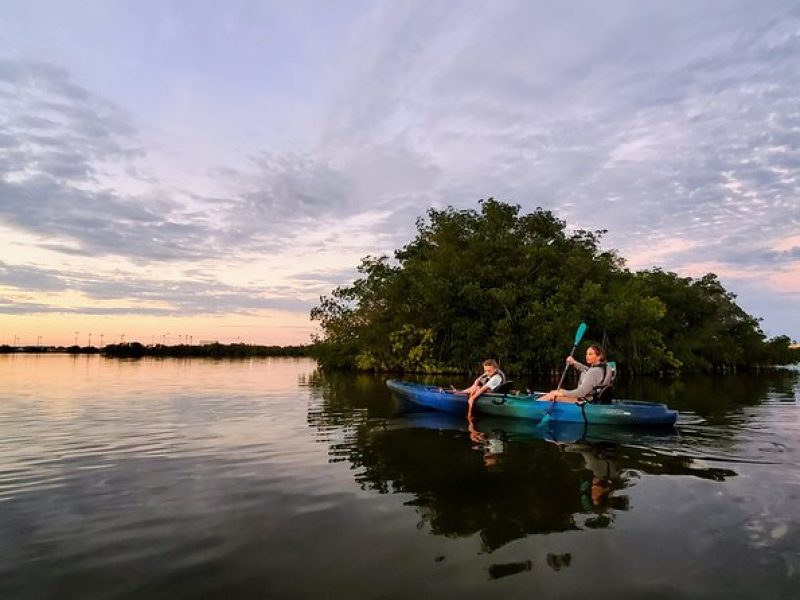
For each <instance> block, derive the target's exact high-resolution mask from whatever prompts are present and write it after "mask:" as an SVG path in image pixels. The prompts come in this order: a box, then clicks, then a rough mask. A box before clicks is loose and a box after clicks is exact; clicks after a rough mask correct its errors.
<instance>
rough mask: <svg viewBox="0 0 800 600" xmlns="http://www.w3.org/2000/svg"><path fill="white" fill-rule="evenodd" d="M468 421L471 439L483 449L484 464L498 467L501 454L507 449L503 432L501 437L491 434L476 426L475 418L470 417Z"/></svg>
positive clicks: (488, 466) (490, 467) (489, 467)
mask: <svg viewBox="0 0 800 600" xmlns="http://www.w3.org/2000/svg"><path fill="white" fill-rule="evenodd" d="M467 423H468V429H469V439H471V440H472V441H473V442H475V443H476V444H479V445H480V449H481V450H482V451H483V464H484V465H486V467H487V468H488V469H492V468H495V467H497V466H498V464H499V462H500V455H501V454H503V452H505V449H506V442H505V440H504V439H503V434H500V436H499V437H495V436H489V435H487V434H486V433H484V432H482V431H479V430H478V429H477V428H476V427H475V422H474V421H473V419H468V421H467Z"/></svg>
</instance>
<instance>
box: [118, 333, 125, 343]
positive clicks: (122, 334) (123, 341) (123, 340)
mask: <svg viewBox="0 0 800 600" xmlns="http://www.w3.org/2000/svg"><path fill="white" fill-rule="evenodd" d="M119 343H120V344H124V343H125V334H124V333H120V334H119Z"/></svg>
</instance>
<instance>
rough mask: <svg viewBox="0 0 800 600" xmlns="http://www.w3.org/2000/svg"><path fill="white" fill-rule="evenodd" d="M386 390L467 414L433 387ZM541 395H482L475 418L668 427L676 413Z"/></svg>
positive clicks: (401, 385)
mask: <svg viewBox="0 0 800 600" xmlns="http://www.w3.org/2000/svg"><path fill="white" fill-rule="evenodd" d="M386 385H387V386H388V388H389V389H390V390H391V391H392V392H394V393H395V394H396V395H398V396H400V397H401V398H403V399H405V400H408V401H409V402H412V403H413V404H415V405H417V406H423V407H425V408H430V409H433V410H439V411H444V412H449V413H454V414H466V413H467V396H466V395H465V394H456V393H454V392H453V391H450V390H444V389H442V388H439V387H435V386H427V385H422V384H419V383H411V382H407V381H399V380H396V379H390V380H388V381H387V382H386ZM541 396H542V393H537V392H534V393H533V394H519V395H517V394H513V393H509V394H483V395H481V396H480V397H479V398H478V400H477V401H476V402H475V406H474V407H473V411H474V413H476V414H484V415H492V416H495V417H513V418H517V419H528V420H532V421H541V420H542V419H543V418H544V416H545V415H548V414H549V419H548V420H552V421H560V422H565V423H590V424H595V425H632V426H660V427H664V426H672V425H674V424H675V421H676V420H677V418H678V411H675V410H671V409H669V408H667V406H666V405H665V404H658V403H654V402H642V401H640V400H612V401H611V402H610V403H609V404H592V403H587V404H583V405H579V404H575V403H573V402H555V403H553V402H550V401H549V400H540V399H539V398H540V397H541Z"/></svg>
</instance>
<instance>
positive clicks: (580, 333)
mask: <svg viewBox="0 0 800 600" xmlns="http://www.w3.org/2000/svg"><path fill="white" fill-rule="evenodd" d="M586 329H587V327H586V323H581V324H580V325H578V331H576V332H575V343H574V344H573V345H574V346H577V345H578V344H580V343H581V340H582V339H583V334H584V333H586Z"/></svg>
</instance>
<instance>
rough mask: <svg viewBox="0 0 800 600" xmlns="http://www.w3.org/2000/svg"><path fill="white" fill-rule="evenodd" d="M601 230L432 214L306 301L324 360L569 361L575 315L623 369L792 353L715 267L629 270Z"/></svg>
mask: <svg viewBox="0 0 800 600" xmlns="http://www.w3.org/2000/svg"><path fill="white" fill-rule="evenodd" d="M603 233H604V232H600V231H595V232H590V231H575V232H570V231H569V230H568V229H567V226H566V223H565V222H564V221H561V220H559V219H557V218H556V217H555V216H554V215H553V214H552V213H551V212H549V211H546V210H542V209H537V210H536V211H535V212H533V213H531V214H522V215H521V214H520V209H519V207H518V206H511V205H508V204H504V203H502V202H497V201H494V200H491V199H490V200H487V201H482V202H481V204H480V210H479V211H475V210H456V209H454V208H448V209H445V210H433V209H432V210H430V211H429V212H428V218H427V220H424V219H420V220H419V221H418V223H417V235H416V237H415V239H414V240H412V241H411V242H409V243H408V244H407V245H406V246H404V247H403V248H401V249H399V250H397V251H396V252H395V253H394V260H393V261H390V260H389V259H388V258H387V257H380V258H374V257H367V258H365V259H364V260H363V262H362V264H361V266H360V267H359V270H360V272H361V273H362V277H361V278H360V279H357V280H356V281H355V282H353V284H352V285H350V286H345V287H339V288H337V289H335V290H334V291H333V292H332V294H331V295H330V296H329V297H324V298H322V299H321V303H320V305H319V306H317V307H316V308H314V309H313V310H312V313H311V316H312V318H314V319H316V320H318V321H319V322H320V325H321V327H322V331H323V336H322V337H321V339H319V340H318V341H317V343H316V344H315V345H314V348H313V351H314V354H315V356H316V357H318V359H319V360H320V361H321V362H322V364H323V365H325V366H328V367H347V368H357V369H361V370H401V371H407V372H445V371H461V372H463V371H467V370H471V369H472V368H473V367H474V365H475V364H476V363H477V362H478V361H479V360H481V359H483V358H485V357H487V356H495V357H497V358H499V359H500V360H501V362H502V364H503V365H504V366H505V367H506V369H507V370H508V371H512V372H516V373H532V372H543V371H549V370H551V369H553V368H559V367H560V366H561V365H562V364H563V360H564V357H563V353H564V345H565V342H567V341H568V340H570V339H572V337H573V334H574V331H575V326H576V324H577V323H578V322H580V321H581V320H585V321H586V322H587V324H588V325H589V336H587V340H586V341H597V342H601V343H603V344H604V345H606V346H607V347H608V349H609V350H610V351H611V354H612V357H613V358H614V359H615V360H616V361H617V362H618V363H619V365H620V367H621V368H622V369H624V370H626V371H628V372H638V373H648V372H661V371H671V372H677V371H680V370H683V371H686V372H689V371H708V370H713V369H721V370H724V369H730V368H749V367H752V366H753V365H774V364H788V363H791V362H797V361H798V360H800V351H798V350H791V349H790V347H789V343H790V340H789V338H788V337H786V336H779V337H776V338H774V339H771V340H767V339H766V338H765V336H764V333H763V332H762V331H761V329H760V327H759V325H758V320H757V319H756V318H754V317H753V316H751V315H749V314H747V313H746V312H745V311H744V310H743V309H742V308H741V307H740V306H739V305H738V304H737V303H736V299H735V296H734V295H733V294H732V293H730V292H728V291H726V290H725V289H724V287H723V286H722V284H721V283H720V281H719V279H718V278H717V276H716V275H714V274H713V273H709V274H707V275H705V276H703V277H701V278H699V279H692V278H688V277H679V276H678V275H676V274H675V273H670V272H665V271H663V270H660V269H653V270H647V271H638V272H636V271H631V270H629V269H627V268H625V264H624V260H623V259H622V258H621V257H619V256H618V255H617V254H616V253H615V252H613V251H605V250H603V249H602V248H601V247H600V241H601V237H602V234H603Z"/></svg>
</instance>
